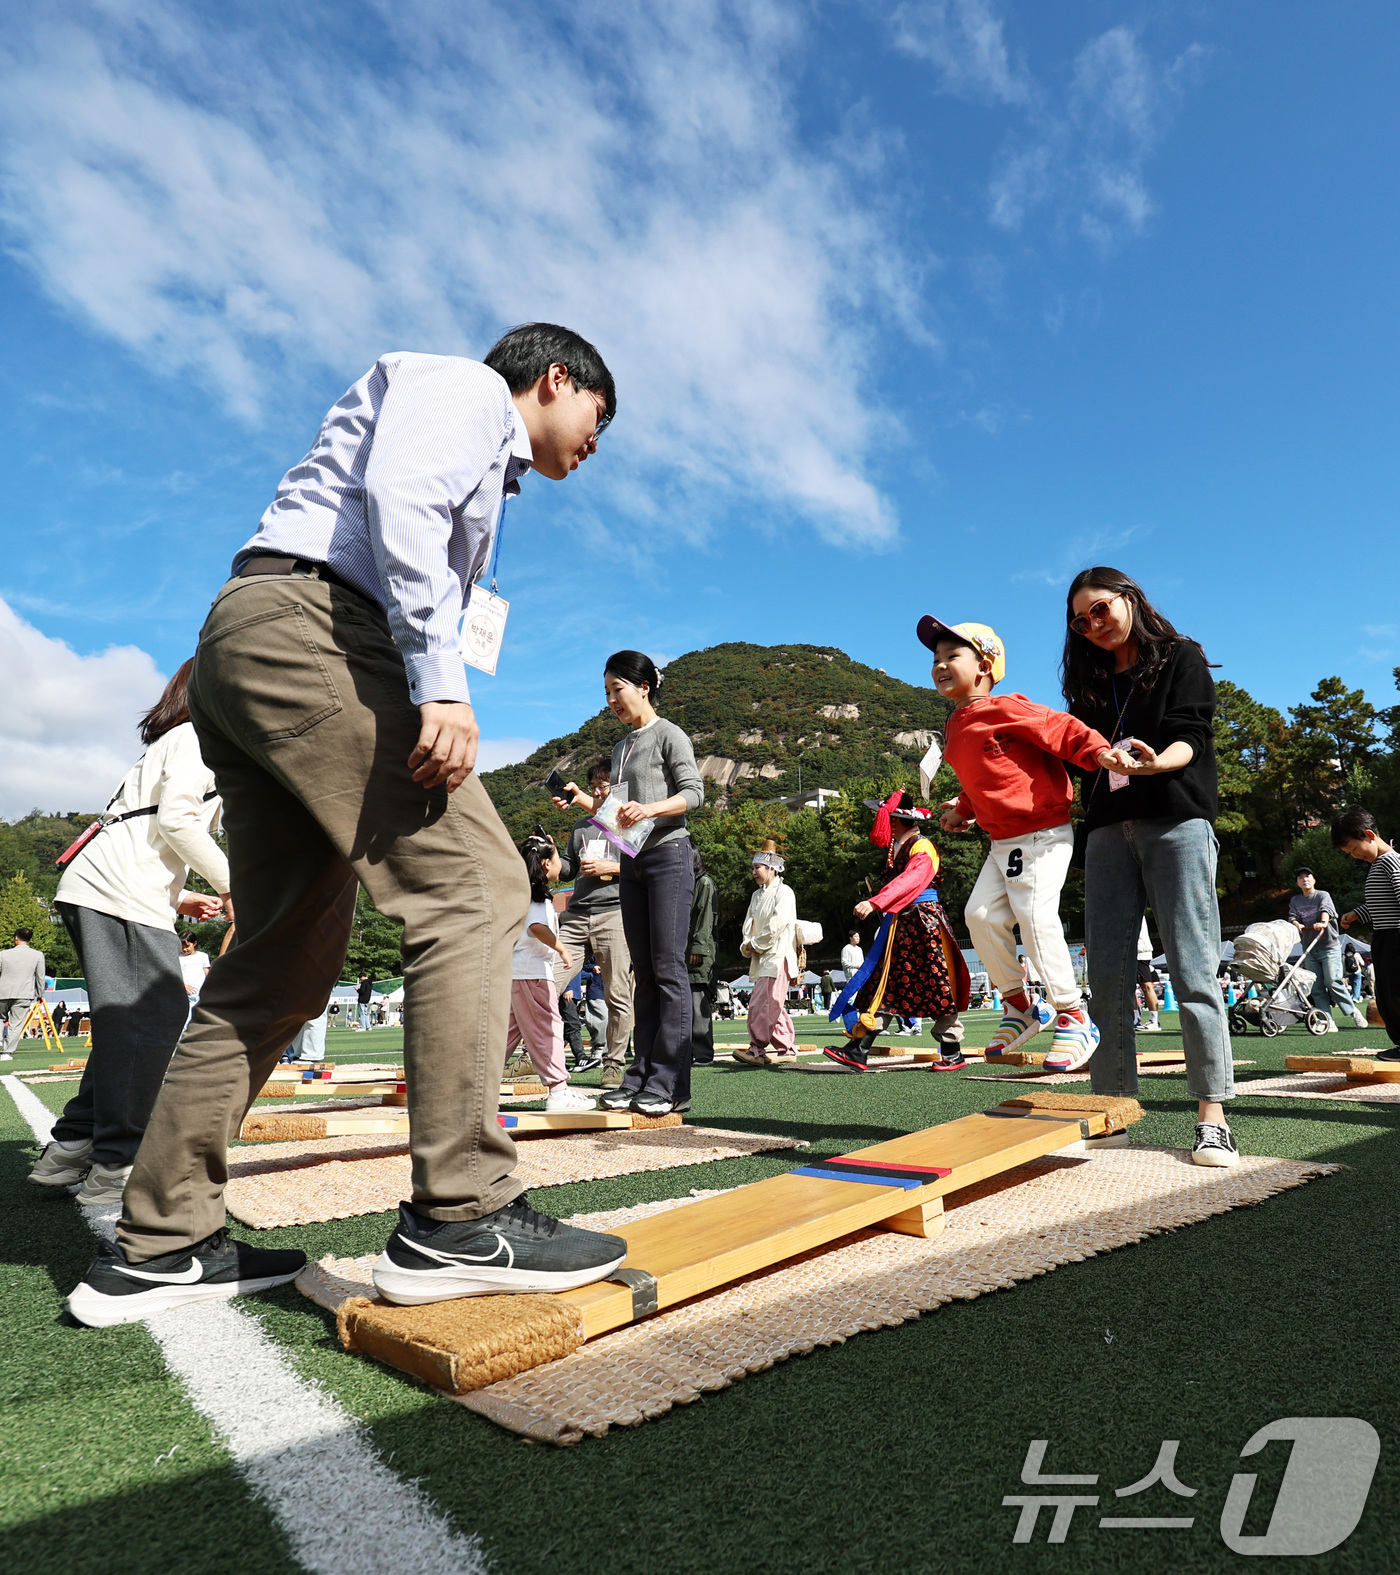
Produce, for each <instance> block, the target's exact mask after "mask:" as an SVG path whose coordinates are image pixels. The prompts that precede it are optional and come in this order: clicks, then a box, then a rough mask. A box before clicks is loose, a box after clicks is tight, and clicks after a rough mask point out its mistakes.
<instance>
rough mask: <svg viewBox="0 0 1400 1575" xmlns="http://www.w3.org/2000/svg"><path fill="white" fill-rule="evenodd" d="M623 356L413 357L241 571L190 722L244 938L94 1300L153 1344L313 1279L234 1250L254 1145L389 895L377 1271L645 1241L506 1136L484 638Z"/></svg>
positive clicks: (556, 342) (511, 874)
mask: <svg viewBox="0 0 1400 1575" xmlns="http://www.w3.org/2000/svg"><path fill="white" fill-rule="evenodd" d="M615 408H616V395H615V392H614V388H613V380H612V376H611V374H610V373H609V371H608V369H607V367H606V366H605V365H604V363H603V360H602V357H601V356H600V355H599V354H598V352H597V350H595V349H594V348H593V346H592V345H591V344H589V343H588V342H587V341H586V340H584V339H581V338H580V337H579V336H578V335H577V334H575V333H572V332H571V331H570V330H569V329H567V328H560V327H557V326H555V325H552V324H548V323H531V324H528V325H526V326H525V327H523V328H517V329H514V330H512V331H511V332H510V333H508V334H507V335H506V336H505V338H503V339H502V340H501V341H500V342H499V343H498V344H497V345H496V346H495V347H494V348H493V349H492V350H491V352H490V353H489V354H488V355H487V357H486V359H485V361H484V362H479V361H471V360H467V359H466V358H464V357H460V356H435V355H417V354H412V353H408V352H396V353H394V354H391V355H385V356H383V357H381V358H380V360H379V361H377V362H376V363H375V365H374V366H372V367H371V368H370V370H369V371H368V372H366V373H365V375H364V376H363V377H362V378H360V379H359V381H358V382H356V383H355V384H354V386H353V387H352V388H350V389H349V391H348V392H347V393H346V394H345V395H344V397H343V398H341V399H340V400H339V401H338V402H337V403H336V405H335V406H334V408H333V409H332V410H331V412H330V414H329V415H328V416H327V417H326V419H325V421H324V422H323V423H322V425H321V429H320V431H319V433H318V434H317V436H316V440H315V442H314V443H313V444H312V447H311V451H310V452H309V453H308V454H307V455H306V457H305V458H304V459H303V460H302V461H301V462H300V463H299V464H298V465H296V466H294V467H293V468H292V469H291V470H289V471H288V472H287V474H286V476H285V477H284V478H283V481H282V484H281V485H280V486H279V487H278V489H277V495H276V497H275V498H274V499H273V502H272V504H271V506H270V507H269V508H268V510H267V512H266V513H265V514H264V515H263V518H262V521H261V522H260V524H259V526H258V529H257V531H256V533H255V534H254V536H253V538H252V540H251V541H249V542H248V543H247V545H246V546H244V547H243V548H242V549H241V550H240V551H239V552H238V554H237V555H236V557H235V558H234V562H233V578H232V579H231V580H229V582H228V583H227V584H226V585H225V586H224V587H223V589H222V590H221V591H220V592H219V595H218V597H217V598H216V599H215V602H214V606H213V608H212V610H211V611H210V614H209V617H208V619H207V620H206V622H205V625H204V629H203V631H202V633H201V635H200V643H199V649H198V652H197V654H196V658H195V666H194V671H193V674H192V676H191V679H190V686H189V704H190V717H191V720H192V721H193V722H194V725H195V729H196V731H197V733H198V736H199V744H200V749H201V752H202V753H203V756H204V759H205V761H206V763H207V764H208V765H209V766H210V767H211V768H212V769H213V771H214V772H215V775H216V778H217V781H218V784H219V790H220V792H221V794H222V795H223V801H224V826H225V829H226V831H227V833H228V839H229V858H230V865H231V869H232V882H231V884H232V895H233V901H234V903H235V904H236V908H237V915H238V944H237V945H236V946H235V947H234V948H233V949H232V950H230V951H229V952H228V953H227V954H226V955H225V956H224V957H221V958H220V959H219V960H218V961H217V962H216V963H215V964H214V966H213V968H212V970H211V971H210V974H209V977H208V980H207V982H206V983H205V986H204V990H203V993H202V996H201V999H200V1004H199V1006H198V1008H197V1009H196V1011H195V1013H194V1015H193V1018H192V1020H191V1022H190V1025H189V1027H188V1028H187V1029H186V1031H185V1034H184V1037H183V1039H182V1041H181V1044H180V1047H179V1049H178V1050H177V1052H176V1054H175V1057H174V1059H173V1061H172V1062H171V1066H170V1070H169V1072H168V1074H167V1076H166V1079H165V1084H164V1087H163V1089H162V1092H161V1095H160V1098H159V1100H158V1102H157V1105H156V1109H155V1112H154V1114H153V1115H152V1117H151V1122H150V1126H149V1128H148V1129H147V1133H146V1138H145V1141H144V1142H143V1144H142V1146H141V1150H140V1152H139V1154H138V1155H137V1158H136V1163H135V1166H134V1169H133V1172H132V1176H131V1180H130V1181H129V1183H128V1184H127V1188H126V1193H125V1197H124V1198H123V1205H122V1219H121V1222H120V1224H119V1226H118V1231H117V1243H116V1245H115V1246H109V1245H106V1244H104V1246H103V1247H102V1249H101V1250H100V1252H99V1257H98V1259H97V1261H96V1262H95V1263H94V1265H93V1267H92V1268H91V1269H90V1270H89V1271H88V1274H87V1277H86V1279H85V1281H84V1283H83V1285H81V1286H79V1288H78V1291H77V1292H75V1293H74V1301H73V1302H70V1305H71V1306H72V1307H73V1310H74V1312H75V1315H77V1316H79V1317H80V1318H81V1319H82V1321H84V1322H88V1323H98V1324H109V1323H126V1322H131V1321H133V1320H136V1319H140V1318H144V1317H147V1316H148V1315H149V1314H150V1313H151V1312H154V1311H160V1310H162V1309H164V1308H166V1307H171V1306H178V1305H180V1304H181V1303H183V1302H188V1301H193V1300H201V1299H205V1298H211V1297H215V1296H227V1295H231V1294H237V1293H239V1292H241V1291H248V1290H257V1289H260V1288H262V1287H264V1286H268V1285H274V1284H281V1283H284V1282H285V1281H286V1280H289V1279H291V1278H292V1277H293V1276H294V1275H295V1274H296V1273H297V1272H298V1271H299V1270H300V1268H301V1267H302V1265H303V1264H304V1262H305V1258H304V1256H303V1254H301V1253H299V1252H269V1251H262V1250H258V1249H254V1248H250V1247H248V1246H247V1245H246V1244H243V1243H237V1242H230V1241H229V1240H228V1239H227V1236H226V1233H225V1232H224V1230H223V1225H224V1204H223V1187H224V1183H225V1181H226V1179H227V1161H226V1147H227V1144H228V1142H229V1140H230V1139H232V1138H235V1137H237V1135H238V1131H239V1126H240V1123H241V1121H242V1119H243V1115H244V1113H245V1111H246V1110H247V1108H248V1106H249V1104H250V1102H251V1101H252V1100H253V1099H254V1098H255V1097H256V1095H257V1093H258V1091H259V1090H260V1089H261V1088H262V1086H263V1084H264V1083H265V1082H266V1080H267V1077H268V1074H269V1073H270V1072H271V1070H272V1068H273V1066H274V1065H275V1064H276V1062H277V1059H278V1057H279V1056H280V1055H281V1053H282V1050H283V1049H284V1048H285V1047H286V1045H287V1044H288V1043H289V1042H290V1041H291V1039H292V1037H293V1036H294V1034H295V1033H296V1031H297V1030H298V1029H299V1028H300V1026H301V1025H302V1023H304V1022H306V1021H308V1020H309V1019H311V1018H313V1017H316V1016H317V1015H318V1014H319V1013H320V1012H321V1011H323V1010H324V1008H325V1005H326V1000H327V997H328V996H329V994H330V992H331V989H332V987H333V986H334V985H335V984H336V982H337V981H338V980H339V978H340V974H341V969H342V967H343V965H344V962H345V954H346V946H347V943H348V939H349V936H350V927H351V924H352V921H353V918H354V913H355V895H356V889H357V886H358V885H363V886H364V887H365V889H366V890H367V891H368V892H369V894H370V896H371V897H372V898H373V899H374V901H375V903H376V904H377V905H378V906H379V908H380V909H381V910H382V911H384V912H385V913H387V914H389V915H390V916H391V917H393V918H396V919H401V920H402V921H403V925H404V932H403V962H404V1022H405V1031H404V1060H405V1065H406V1072H407V1080H408V1101H409V1105H408V1108H409V1117H410V1128H411V1130H410V1138H409V1142H410V1147H411V1149H412V1155H413V1196H412V1200H411V1202H405V1203H404V1204H403V1205H402V1206H401V1209H400V1218H399V1223H398V1227H397V1229H396V1230H395V1231H394V1232H393V1234H392V1236H391V1237H390V1240H389V1243H388V1245H387V1247H386V1249H385V1252H384V1254H383V1255H382V1256H381V1257H380V1259H379V1262H378V1264H377V1265H376V1268H375V1276H376V1283H377V1285H378V1287H379V1290H380V1293H381V1294H382V1295H384V1296H385V1297H386V1298H387V1299H389V1300H393V1301H400V1302H407V1303H418V1302H431V1301H439V1300H444V1299H446V1298H450V1297H457V1296H465V1295H474V1294H480V1293H482V1292H487V1291H536V1290H538V1291H557V1290H567V1289H570V1288H572V1287H573V1286H576V1285H584V1284H588V1283H589V1282H591V1281H593V1280H596V1279H602V1278H605V1277H606V1276H607V1275H608V1274H610V1273H611V1272H612V1270H613V1269H615V1268H616V1267H617V1266H618V1264H620V1263H621V1262H622V1259H623V1257H624V1256H625V1255H626V1250H627V1248H626V1243H625V1242H623V1241H622V1240H621V1239H619V1238H618V1237H613V1236H600V1235H596V1234H594V1233H592V1232H587V1231H578V1230H572V1229H570V1228H569V1227H567V1226H562V1225H560V1224H559V1223H558V1222H557V1221H555V1220H553V1219H550V1218H547V1217H546V1216H544V1215H540V1214H537V1213H536V1212H535V1211H534V1210H532V1209H531V1208H529V1206H528V1204H527V1203H526V1200H525V1198H524V1196H523V1194H522V1188H521V1184H520V1182H519V1181H518V1180H517V1179H516V1177H515V1175H514V1174H513V1172H514V1168H515V1150H514V1146H513V1145H512V1143H511V1141H510V1139H509V1138H508V1137H507V1136H506V1134H505V1132H504V1131H503V1130H502V1128H501V1126H500V1123H499V1122H498V1121H497V1119H496V1107H497V1101H498V1097H499V1091H500V1077H501V1072H502V1068H503V1064H504V1052H505V1042H506V1020H507V1016H508V1013H509V1009H510V976H511V953H512V949H513V946H514V943H515V940H516V938H517V936H518V935H519V934H520V931H521V929H522V928H523V926H524V922H525V915H526V910H527V907H528V904H529V887H528V883H527V881H526V876H525V867H524V864H523V863H522V861H521V859H520V855H519V854H518V853H517V852H516V850H515V848H514V847H513V846H512V845H511V842H510V839H509V837H508V836H507V834H506V830H505V828H504V826H503V825H502V824H501V821H500V817H499V816H498V815H497V814H496V811H495V809H494V807H493V806H492V804H491V801H490V799H489V798H488V797H487V795H486V790H485V789H484V788H483V787H482V786H481V783H480V781H479V779H478V778H477V777H476V775H475V774H474V772H473V767H474V765H475V762H476V749H477V736H478V734H477V725H476V719H475V716H474V714H473V712H472V707H471V697H470V694H469V692H468V688H467V680H466V674H465V672H464V669H463V664H462V660H461V656H460V654H459V644H458V639H459V637H458V632H457V625H458V620H459V618H460V616H461V613H462V609H463V607H464V605H465V603H466V601H467V599H468V597H469V594H470V591H471V588H472V586H473V584H475V583H476V582H477V581H478V580H479V579H480V578H481V577H482V576H483V574H484V573H485V572H486V569H487V565H488V564H489V563H490V561H491V557H492V551H491V549H492V542H493V538H494V537H495V536H496V534H497V533H498V530H499V526H500V519H501V512H502V508H503V505H504V501H505V498H506V497H507V496H510V495H513V494H515V493H517V492H518V491H519V490H520V481H519V478H520V477H521V476H522V475H523V474H524V473H525V472H526V471H528V470H537V471H539V472H541V474H543V475H545V476H548V477H550V478H551V479H553V480H563V479H564V478H565V477H566V476H568V475H570V474H571V473H572V472H573V471H575V470H577V469H578V467H579V465H580V464H582V463H583V461H584V460H585V459H587V458H588V456H589V455H590V454H592V453H593V452H594V451H595V448H596V444H597V439H598V435H599V433H600V432H601V431H602V429H603V427H604V426H605V425H606V424H607V423H608V421H610V420H611V419H612V416H613V412H614V410H615Z"/></svg>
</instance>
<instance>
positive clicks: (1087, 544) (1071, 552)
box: [1011, 525, 1152, 590]
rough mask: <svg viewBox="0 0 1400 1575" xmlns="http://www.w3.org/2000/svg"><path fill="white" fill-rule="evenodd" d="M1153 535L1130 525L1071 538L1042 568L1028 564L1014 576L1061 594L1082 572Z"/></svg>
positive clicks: (1144, 528)
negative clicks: (1051, 588)
mask: <svg viewBox="0 0 1400 1575" xmlns="http://www.w3.org/2000/svg"><path fill="white" fill-rule="evenodd" d="M1151 534H1152V532H1151V529H1150V528H1149V527H1146V526H1142V525H1129V526H1127V527H1126V528H1124V529H1123V530H1095V531H1081V532H1080V533H1079V534H1078V535H1076V536H1071V537H1068V538H1067V539H1066V540H1065V541H1064V543H1063V544H1062V545H1061V547H1060V549H1059V551H1058V552H1057V553H1056V554H1055V556H1054V557H1053V558H1052V559H1049V560H1047V561H1046V562H1045V563H1040V564H1027V565H1026V566H1025V567H1024V568H1021V569H1018V570H1017V571H1016V572H1015V573H1014V574H1012V576H1011V579H1012V580H1013V581H1014V580H1035V581H1038V582H1039V583H1040V584H1042V585H1053V586H1054V587H1055V588H1056V589H1057V590H1059V589H1063V588H1064V586H1065V585H1066V584H1067V583H1068V582H1069V581H1070V580H1072V579H1073V578H1074V576H1075V575H1076V574H1078V573H1079V571H1080V570H1081V569H1087V568H1091V567H1098V566H1099V565H1101V564H1103V562H1104V560H1105V559H1106V558H1108V557H1110V556H1118V555H1119V554H1121V553H1122V552H1123V550H1124V549H1125V548H1127V547H1130V546H1132V545H1133V543H1135V542H1139V541H1142V540H1144V539H1145V538H1146V537H1148V536H1150V535H1151Z"/></svg>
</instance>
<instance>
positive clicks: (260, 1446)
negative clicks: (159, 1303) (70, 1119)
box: [0, 1076, 488, 1575]
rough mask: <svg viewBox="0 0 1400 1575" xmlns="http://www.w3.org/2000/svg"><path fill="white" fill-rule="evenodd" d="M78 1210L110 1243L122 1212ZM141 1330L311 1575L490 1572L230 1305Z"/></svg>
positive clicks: (15, 1084)
mask: <svg viewBox="0 0 1400 1575" xmlns="http://www.w3.org/2000/svg"><path fill="white" fill-rule="evenodd" d="M0 1086H3V1087H4V1089H5V1091H6V1092H7V1093H8V1094H9V1096H10V1098H11V1099H13V1100H14V1102H15V1105H16V1106H17V1107H18V1109H19V1112H20V1114H21V1115H22V1116H23V1117H24V1119H25V1120H26V1121H27V1122H28V1123H29V1126H30V1129H31V1130H32V1131H33V1133H34V1136H35V1137H36V1138H37V1139H38V1141H39V1142H40V1143H46V1142H48V1140H49V1134H50V1132H51V1130H52V1128H53V1123H54V1115H53V1112H52V1111H51V1110H50V1109H49V1108H48V1106H47V1105H45V1104H44V1103H43V1102H42V1101H41V1100H40V1099H39V1098H38V1097H37V1096H36V1095H35V1094H33V1093H31V1092H30V1091H29V1089H27V1088H26V1087H25V1086H24V1084H23V1083H21V1082H20V1081H19V1080H18V1079H17V1078H15V1077H14V1076H6V1077H3V1078H0ZM83 1213H84V1215H86V1216H87V1220H88V1224H89V1225H90V1226H91V1227H92V1228H93V1230H94V1231H95V1232H96V1233H97V1234H98V1235H101V1236H107V1237H109V1238H110V1237H111V1235H112V1232H113V1229H114V1227H115V1224H116V1218H117V1213H118V1206H117V1205H115V1204H113V1205H111V1206H110V1207H108V1208H105V1209H104V1208H89V1209H84V1210H83ZM146 1327H147V1329H149V1330H150V1332H151V1335H152V1337H153V1338H154V1339H155V1341H156V1343H157V1344H158V1345H159V1346H160V1348H161V1353H162V1355H163V1356H164V1357H165V1362H166V1365H167V1367H169V1369H170V1371H171V1372H172V1373H173V1374H174V1375H175V1376H176V1378H178V1379H179V1380H180V1383H181V1384H182V1385H183V1387H184V1389H185V1392H186V1394H187V1395H188V1396H189V1399H190V1402H191V1404H193V1405H194V1407H195V1409H196V1410H198V1411H199V1412H201V1413H202V1414H203V1415H204V1416H205V1417H206V1418H207V1419H208V1421H209V1423H210V1424H211V1425H212V1427H213V1428H214V1430H215V1432H216V1433H217V1434H218V1435H219V1436H220V1437H221V1438H222V1439H223V1440H224V1442H225V1444H226V1445H227V1447H228V1451H229V1454H230V1455H231V1456H232V1457H233V1460H234V1463H235V1464H236V1465H237V1466H238V1468H239V1470H240V1471H242V1473H243V1475H244V1476H245V1477H246V1479H247V1481H248V1485H249V1487H250V1488H251V1489H252V1491H253V1492H254V1493H256V1494H257V1495H258V1497H260V1498H261V1499H263V1500H264V1502H265V1503H266V1504H267V1506H268V1508H269V1509H270V1510H271V1511H272V1513H273V1515H274V1516H275V1517H276V1519H277V1523H278V1525H279V1526H281V1528H282V1531H283V1532H284V1534H285V1535H286V1538H287V1541H288V1542H289V1543H290V1545H291V1549H292V1552H293V1554H294V1555H295V1556H296V1558H297V1561H298V1562H299V1563H300V1564H301V1565H302V1566H303V1567H304V1568H305V1569H306V1570H308V1571H309V1572H310V1575H386V1572H393V1575H485V1572H486V1570H487V1568H488V1566H487V1562H486V1558H485V1554H484V1553H483V1551H482V1548H481V1544H480V1541H479V1539H477V1538H476V1537H464V1536H461V1535H460V1534H459V1533H457V1532H455V1531H453V1530H452V1528H451V1527H450V1526H449V1525H448V1524H447V1522H446V1521H445V1520H443V1518H442V1517H441V1516H440V1515H439V1514H438V1512H437V1510H436V1509H434V1507H433V1506H432V1504H431V1503H430V1502H429V1501H428V1499H427V1498H426V1497H425V1496H424V1494H423V1493H422V1492H420V1490H419V1489H418V1488H417V1487H416V1486H415V1485H414V1484H412V1483H409V1482H405V1481H403V1480H402V1479H401V1478H400V1477H398V1476H396V1475H395V1473H394V1472H393V1471H391V1470H390V1469H389V1468H388V1466H386V1465H385V1464H384V1462H383V1461H382V1460H381V1459H380V1458H379V1456H378V1454H377V1453H376V1452H375V1450H374V1447H373V1445H372V1444H371V1443H370V1441H369V1439H368V1438H367V1437H366V1435H365V1434H364V1432H363V1431H362V1430H361V1429H360V1427H359V1426H358V1425H357V1424H356V1422H355V1421H354V1419H353V1418H352V1417H350V1416H349V1415H347V1414H346V1412H345V1411H344V1410H342V1409H341V1407H340V1405H339V1403H338V1402H337V1401H336V1400H335V1399H334V1398H333V1397H332V1396H331V1395H328V1394H327V1393H326V1392H325V1391H324V1390H322V1389H320V1388H318V1387H316V1386H315V1385H314V1384H310V1383H308V1382H307V1381H306V1380H305V1379H304V1378H302V1377H301V1375H300V1374H299V1373H298V1372H297V1371H296V1369H295V1368H294V1367H293V1366H292V1365H291V1363H290V1362H289V1361H288V1360H287V1358H286V1356H285V1355H284V1354H283V1353H282V1352H281V1351H280V1350H279V1349H278V1348H277V1346H276V1345H275V1344H274V1343H273V1342H272V1341H271V1340H269V1339H268V1338H267V1336H266V1335H265V1334H264V1333H263V1331H262V1328H261V1326H260V1324H259V1323H258V1321H257V1319H256V1318H253V1317H251V1316H249V1315H248V1314H247V1313H244V1312H240V1311H239V1309H238V1308H237V1307H235V1306H234V1305H233V1304H232V1303H230V1302H204V1303H201V1304H196V1305H194V1306H191V1307H182V1308H179V1309H178V1310H177V1311H175V1312H168V1313H162V1314H161V1315H160V1316H159V1317H156V1318H148V1319H147V1320H146Z"/></svg>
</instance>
